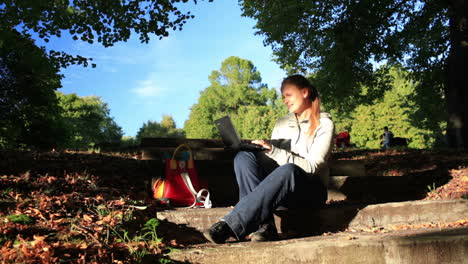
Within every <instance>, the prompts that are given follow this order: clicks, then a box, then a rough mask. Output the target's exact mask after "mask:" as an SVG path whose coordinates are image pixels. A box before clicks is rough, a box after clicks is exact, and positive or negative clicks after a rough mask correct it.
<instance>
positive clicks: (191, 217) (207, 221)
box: [157, 200, 468, 236]
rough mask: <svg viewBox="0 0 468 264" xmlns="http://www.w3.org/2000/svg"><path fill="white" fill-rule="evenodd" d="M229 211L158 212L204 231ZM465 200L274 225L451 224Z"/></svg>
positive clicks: (329, 213) (466, 212)
mask: <svg viewBox="0 0 468 264" xmlns="http://www.w3.org/2000/svg"><path fill="white" fill-rule="evenodd" d="M230 210H232V208H213V209H176V210H166V211H160V212H158V213H157V218H158V219H166V220H168V221H170V222H173V223H176V224H185V225H187V226H189V227H192V228H195V229H197V230H199V231H203V230H204V229H206V228H208V227H209V226H211V225H212V224H214V223H215V222H217V221H219V219H221V218H222V217H223V216H225V215H226V214H227V213H229V211H230ZM467 216H468V200H444V201H411V202H400V203H385V204H376V205H341V206H328V207H326V208H322V209H319V210H300V211H292V210H278V211H277V212H276V215H275V222H276V225H277V227H278V229H279V231H280V232H282V233H284V234H291V235H294V236H297V235H299V236H304V235H307V234H315V233H322V232H328V231H341V230H344V229H346V228H348V227H349V228H358V227H359V228H366V227H380V226H387V225H397V224H417V223H427V222H434V223H437V222H453V221H458V220H461V219H466V218H467Z"/></svg>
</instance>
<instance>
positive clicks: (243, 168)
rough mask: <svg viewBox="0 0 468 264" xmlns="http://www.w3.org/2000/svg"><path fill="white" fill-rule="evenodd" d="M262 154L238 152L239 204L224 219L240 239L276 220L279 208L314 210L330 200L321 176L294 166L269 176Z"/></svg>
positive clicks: (291, 165) (282, 168)
mask: <svg viewBox="0 0 468 264" xmlns="http://www.w3.org/2000/svg"><path fill="white" fill-rule="evenodd" d="M259 155H264V154H263V153H261V152H258V153H253V152H239V153H238V154H237V155H236V157H235V159H234V170H235V173H236V178H237V183H238V184H239V202H238V203H237V204H236V206H235V207H234V209H233V210H232V211H231V212H230V213H229V214H227V215H226V216H225V217H224V218H223V220H224V221H226V223H227V224H228V225H229V227H230V228H231V229H232V231H234V233H235V234H236V235H237V239H240V238H242V237H244V236H246V235H248V234H250V233H251V232H254V231H256V230H257V229H258V227H259V226H260V225H261V224H263V223H266V222H268V221H271V220H272V219H273V212H274V210H275V209H276V208H277V207H279V206H284V207H287V208H314V207H319V206H320V205H322V204H324V203H325V201H326V200H327V189H326V187H325V186H324V185H323V183H322V182H321V181H320V179H319V177H312V176H310V175H308V174H307V173H306V172H305V171H304V170H302V169H301V168H300V167H298V166H297V165H294V164H292V163H289V164H285V165H282V166H279V167H276V168H275V169H273V171H271V173H269V174H268V172H269V171H268V169H267V168H265V166H264V164H262V161H261V157H260V156H259Z"/></svg>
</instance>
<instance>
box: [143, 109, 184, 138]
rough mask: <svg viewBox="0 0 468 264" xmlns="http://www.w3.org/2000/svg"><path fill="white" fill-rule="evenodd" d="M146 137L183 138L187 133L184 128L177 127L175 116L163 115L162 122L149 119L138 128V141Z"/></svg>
mask: <svg viewBox="0 0 468 264" xmlns="http://www.w3.org/2000/svg"><path fill="white" fill-rule="evenodd" d="M144 137H163V138H164V137H168V138H183V137H185V133H184V131H183V130H182V129H179V128H176V123H175V121H174V118H172V116H170V115H163V117H162V120H161V122H160V123H158V122H156V121H148V122H146V123H143V126H142V127H141V128H140V129H139V130H138V132H137V135H136V141H137V142H141V139H142V138H144Z"/></svg>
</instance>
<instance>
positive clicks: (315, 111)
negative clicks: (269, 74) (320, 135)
mask: <svg viewBox="0 0 468 264" xmlns="http://www.w3.org/2000/svg"><path fill="white" fill-rule="evenodd" d="M286 85H294V86H296V87H297V88H298V89H300V90H302V89H307V90H309V95H308V99H309V100H310V102H311V106H310V108H311V109H312V113H311V115H310V117H309V131H307V135H308V136H309V137H310V136H312V135H313V134H314V132H315V129H316V128H317V127H318V126H319V125H320V98H319V94H318V91H317V89H316V88H315V87H314V86H313V85H312V84H311V83H310V81H309V80H308V79H307V78H306V77H304V76H302V75H300V74H294V75H290V76H288V77H286V78H285V79H284V80H283V82H282V83H281V91H283V88H284V87H285V86H286Z"/></svg>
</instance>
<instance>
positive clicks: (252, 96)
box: [184, 56, 285, 138]
mask: <svg viewBox="0 0 468 264" xmlns="http://www.w3.org/2000/svg"><path fill="white" fill-rule="evenodd" d="M209 80H210V83H211V85H210V86H209V87H207V88H206V89H205V90H203V91H202V92H201V93H200V97H199V99H198V102H197V103H196V104H195V105H193V106H192V108H191V112H190V116H189V118H188V120H187V121H186V122H185V125H184V129H185V131H186V133H187V137H188V138H217V137H219V134H218V131H217V129H216V127H215V125H214V120H216V119H218V118H220V117H223V116H225V115H230V116H231V118H232V120H233V123H234V124H235V126H236V128H237V129H238V132H239V134H240V136H241V137H242V138H269V136H270V133H271V129H272V128H273V125H274V121H276V119H277V117H278V116H279V115H281V114H283V113H284V112H285V107H281V106H280V105H278V103H277V102H276V100H277V98H278V95H277V93H276V91H275V90H274V89H268V88H267V86H266V85H265V84H262V83H261V77H260V72H258V71H257V69H256V67H255V66H254V65H253V63H252V62H251V61H249V60H245V59H242V58H239V57H235V56H231V57H229V58H227V59H225V60H224V61H223V62H222V64H221V68H220V70H219V71H213V72H212V73H211V75H210V76H209ZM273 120H274V121H273Z"/></svg>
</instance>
